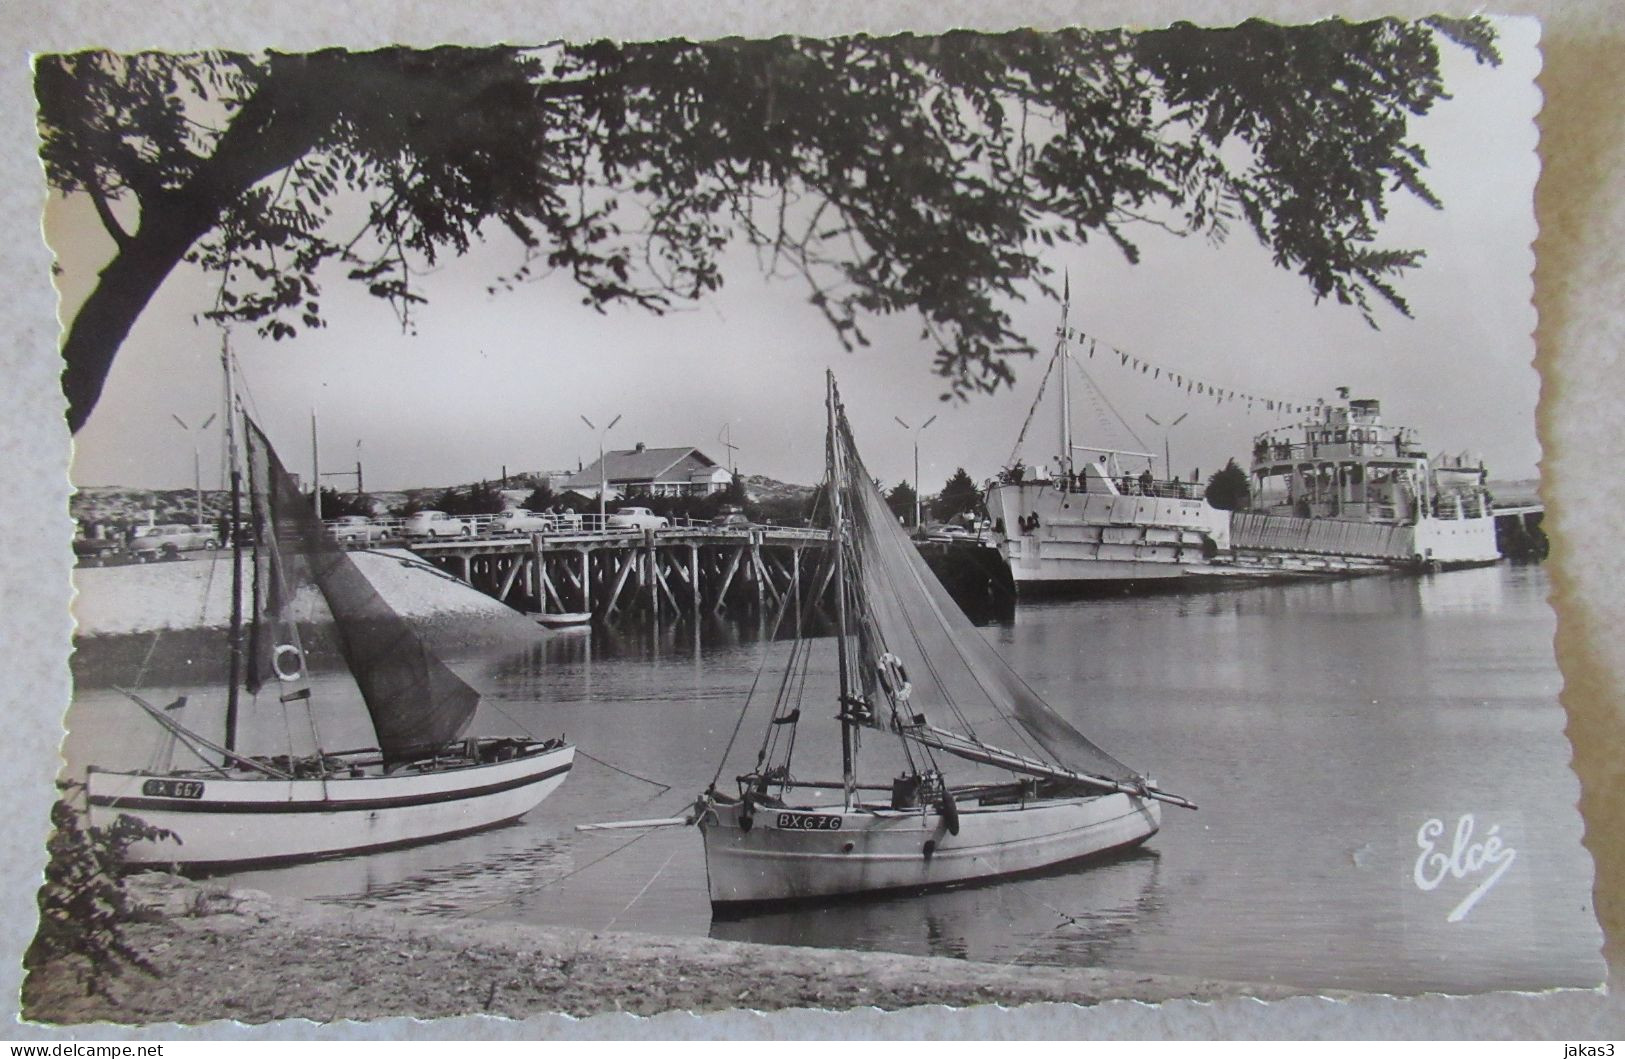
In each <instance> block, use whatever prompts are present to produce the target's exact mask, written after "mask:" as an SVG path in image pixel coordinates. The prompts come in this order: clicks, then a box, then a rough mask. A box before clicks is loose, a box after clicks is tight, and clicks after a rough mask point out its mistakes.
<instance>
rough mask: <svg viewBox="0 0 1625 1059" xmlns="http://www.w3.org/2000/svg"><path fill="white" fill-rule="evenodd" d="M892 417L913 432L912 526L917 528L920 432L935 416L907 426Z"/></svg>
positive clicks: (918, 517) (918, 526)
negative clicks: (912, 425) (916, 424)
mask: <svg viewBox="0 0 1625 1059" xmlns="http://www.w3.org/2000/svg"><path fill="white" fill-rule="evenodd" d="M892 418H893V419H896V420H897V425H898V426H900V427H902V428H903V429H904V430H912V431H913V432H914V528H915V529H919V528H920V433H921V432H922V431H924V430H925V428H926V427H928V426H930V425H931V424H932V423H935V422H936V421H937V417H936V416H932V417H931V418H930V419H927V420H926V421H925V422H923V423H921V424H920V425H919V426H918V427H911V426H909V425H908V424H907V423H905V422H903V420H902V418H901V417H899V416H892Z"/></svg>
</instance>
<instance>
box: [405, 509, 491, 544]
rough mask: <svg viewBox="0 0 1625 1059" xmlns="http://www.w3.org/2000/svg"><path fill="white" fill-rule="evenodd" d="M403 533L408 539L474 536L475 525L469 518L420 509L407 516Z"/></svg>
mask: <svg viewBox="0 0 1625 1059" xmlns="http://www.w3.org/2000/svg"><path fill="white" fill-rule="evenodd" d="M401 533H402V534H403V535H404V536H405V537H406V539H407V540H425V539H438V538H440V537H472V536H474V526H473V524H472V523H470V522H469V521H468V520H467V519H460V518H453V517H452V516H451V515H448V514H446V513H445V512H444V511H419V512H418V513H417V514H415V515H409V516H407V519H406V523H405V525H403V526H402V527H401Z"/></svg>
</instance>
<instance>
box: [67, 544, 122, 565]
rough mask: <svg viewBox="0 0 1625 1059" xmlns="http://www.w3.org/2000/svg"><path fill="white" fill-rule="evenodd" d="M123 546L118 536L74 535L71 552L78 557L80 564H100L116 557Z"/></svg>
mask: <svg viewBox="0 0 1625 1059" xmlns="http://www.w3.org/2000/svg"><path fill="white" fill-rule="evenodd" d="M123 548H124V541H123V540H121V539H120V538H118V537H75V538H74V539H73V554H74V555H75V556H77V557H78V559H79V564H80V565H81V566H101V565H103V564H105V563H107V562H109V561H110V560H113V559H115V558H117V556H118V554H119V552H120V551H122V550H123Z"/></svg>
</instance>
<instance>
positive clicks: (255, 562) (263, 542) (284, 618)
mask: <svg viewBox="0 0 1625 1059" xmlns="http://www.w3.org/2000/svg"><path fill="white" fill-rule="evenodd" d="M250 437H251V443H250V444H249V445H248V446H247V454H248V459H247V461H246V462H247V465H248V466H247V470H248V498H249V505H248V511H249V527H250V534H251V540H252V542H253V550H252V551H251V552H250V553H249V562H250V570H249V578H248V583H249V593H250V594H249V601H248V603H249V606H248V645H247V650H246V652H245V654H246V655H247V658H246V661H247V667H246V670H245V673H244V680H243V685H244V686H245V687H246V688H247V689H248V690H249V692H250V693H254V694H258V692H259V690H260V689H261V688H262V687H264V686H265V685H267V684H272V683H278V684H292V683H294V682H301V683H302V682H303V678H304V675H305V652H304V645H303V644H302V643H300V640H299V624H298V621H297V620H296V619H295V617H294V613H293V595H294V590H293V586H294V585H296V584H298V578H297V576H296V575H295V574H294V573H293V572H292V571H290V570H289V569H288V563H287V560H285V559H284V558H283V556H282V547H281V542H280V541H279V540H278V534H277V532H276V519H275V516H274V514H273V513H274V511H275V510H276V507H277V497H276V493H275V491H274V487H273V482H274V478H275V476H274V475H273V473H272V462H271V461H274V460H275V459H276V456H275V454H273V453H272V452H271V450H270V449H269V448H267V447H265V446H264V445H261V444H255V443H253V442H252V435H250ZM289 543H290V544H293V543H295V542H294V541H293V539H292V538H290V539H289ZM283 690H284V692H285V693H286V692H289V691H292V690H293V689H291V688H287V689H283Z"/></svg>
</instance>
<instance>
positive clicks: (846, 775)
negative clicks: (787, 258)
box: [824, 371, 858, 809]
mask: <svg viewBox="0 0 1625 1059" xmlns="http://www.w3.org/2000/svg"><path fill="white" fill-rule="evenodd" d="M824 378H825V385H826V396H825V404H826V405H827V407H828V409H829V447H828V451H827V453H826V456H827V461H828V468H827V473H828V475H829V503H830V543H831V544H832V545H833V546H834V548H835V653H836V668H837V669H838V670H839V671H840V700H839V701H840V718H841V787H842V792H843V800H844V804H845V807H846V808H848V809H850V808H852V798H853V795H854V794H855V793H856V792H857V784H858V777H857V746H856V742H855V740H854V739H853V734H852V725H853V721H852V720H851V719H850V718H849V717H848V716H847V711H848V710H849V709H850V708H851V706H850V702H851V698H852V695H851V686H850V684H849V683H848V680H847V672H846V670H847V645H846V530H845V525H846V510H845V507H844V505H843V504H842V503H841V485H842V482H843V480H844V479H843V471H844V467H843V461H842V459H841V451H840V439H839V438H838V437H837V435H836V414H835V400H836V398H835V373H834V372H833V371H828V372H825V375H824Z"/></svg>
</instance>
